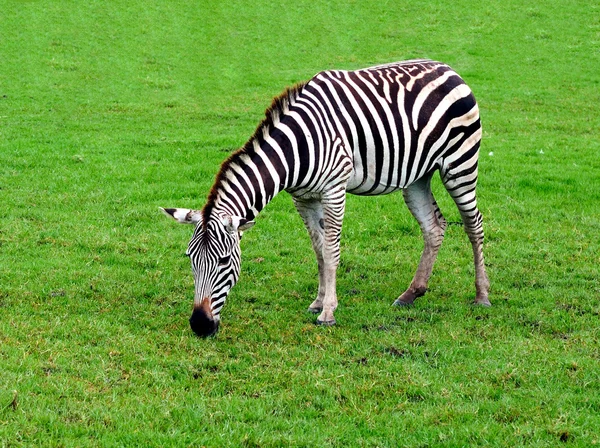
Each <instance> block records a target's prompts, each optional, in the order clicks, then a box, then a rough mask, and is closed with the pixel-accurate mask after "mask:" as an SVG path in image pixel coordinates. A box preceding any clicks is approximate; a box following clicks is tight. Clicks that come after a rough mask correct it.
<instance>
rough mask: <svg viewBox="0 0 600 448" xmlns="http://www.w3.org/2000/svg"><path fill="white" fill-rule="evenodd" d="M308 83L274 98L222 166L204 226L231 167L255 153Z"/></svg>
mask: <svg viewBox="0 0 600 448" xmlns="http://www.w3.org/2000/svg"><path fill="white" fill-rule="evenodd" d="M305 85H306V82H301V83H298V84H296V85H294V86H292V87H288V88H286V89H285V90H284V91H283V93H281V94H280V95H279V96H276V97H275V98H273V101H272V103H271V105H270V106H269V107H268V108H267V110H266V111H265V118H263V120H262V121H261V122H260V123H259V125H258V126H257V128H256V130H255V131H254V133H253V134H252V137H250V139H249V140H248V141H247V142H246V143H245V144H244V146H242V147H241V148H240V149H238V150H237V151H235V152H234V153H232V154H231V155H230V156H229V157H228V158H227V159H226V160H225V161H224V162H223V163H222V164H221V168H220V169H219V172H218V173H217V176H216V177H215V181H214V183H213V186H212V188H211V189H210V193H209V194H208V199H207V201H206V205H205V206H204V208H203V209H202V218H203V219H202V225H203V226H206V223H207V222H208V218H209V217H210V214H211V212H212V210H213V208H214V207H215V205H216V201H217V197H218V193H219V186H220V185H221V183H222V182H223V181H224V180H225V179H226V176H227V172H228V171H229V169H230V167H231V165H232V164H233V163H234V162H236V161H238V160H239V159H240V157H241V156H242V155H243V154H248V155H250V156H251V155H252V154H254V153H255V146H254V142H255V141H260V140H261V139H262V138H263V136H264V135H265V134H268V132H269V131H270V130H271V129H272V127H273V125H274V124H275V123H276V122H277V121H279V118H280V117H281V115H283V114H285V113H286V112H287V111H288V109H289V106H290V104H291V103H292V102H293V101H294V100H295V99H296V98H298V96H299V95H300V94H301V93H302V90H303V89H304V86H305Z"/></svg>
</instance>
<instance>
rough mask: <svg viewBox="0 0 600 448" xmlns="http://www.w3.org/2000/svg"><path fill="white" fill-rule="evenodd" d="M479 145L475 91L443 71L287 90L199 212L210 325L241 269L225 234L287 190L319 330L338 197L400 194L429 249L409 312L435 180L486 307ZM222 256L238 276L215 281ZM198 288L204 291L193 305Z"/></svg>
mask: <svg viewBox="0 0 600 448" xmlns="http://www.w3.org/2000/svg"><path fill="white" fill-rule="evenodd" d="M480 140H481V124H480V119H479V110H478V106H477V103H476V101H475V98H474V97H473V94H472V92H471V90H470V89H469V87H468V86H467V85H466V84H465V83H464V81H463V80H462V79H461V78H460V76H458V74H456V73H455V72H454V71H453V70H452V69H451V68H450V67H448V66H447V65H445V64H442V63H439V62H434V61H425V60H418V61H407V62H399V63H394V64H388V65H381V66H377V67H371V68H367V69H363V70H357V71H341V70H330V71H324V72H321V73H319V74H317V75H316V76H315V77H313V78H312V79H311V80H310V81H308V82H307V83H304V84H301V85H298V86H296V87H294V88H291V89H288V90H287V91H286V92H284V93H283V94H282V95H281V96H279V97H278V98H276V99H275V100H274V102H273V104H272V105H271V107H270V108H269V109H268V110H267V112H266V117H265V119H264V120H263V122H262V123H261V124H260V125H259V126H258V128H257V130H256V132H255V133H254V135H253V136H252V137H251V138H250V140H249V141H248V142H247V143H246V144H245V145H244V147H243V148H242V149H241V150H239V151H238V152H236V153H234V154H233V155H232V156H231V157H230V158H229V159H228V160H227V161H225V163H224V164H223V166H222V167H221V170H220V172H219V174H218V175H217V178H216V181H215V184H214V186H213V188H212V190H211V193H210V195H209V198H208V202H207V204H206V206H205V207H204V209H203V210H202V212H201V213H200V212H198V214H199V216H200V218H199V220H200V223H199V224H198V225H197V227H196V231H195V233H194V236H193V238H192V242H191V243H190V249H189V253H190V256H191V257H192V265H193V266H194V276H195V279H196V296H198V294H200V295H202V296H203V295H206V296H207V297H210V298H211V300H212V305H211V310H212V313H213V316H218V314H219V312H220V310H221V307H222V305H223V303H224V300H225V297H226V294H227V292H228V291H229V289H230V288H231V286H233V284H235V282H236V281H237V276H238V274H239V263H240V260H239V257H240V252H239V239H237V235H238V232H237V228H235V229H234V231H233V232H232V231H231V228H229V230H226V227H227V226H226V225H224V224H223V223H224V222H225V223H226V222H230V221H231V220H233V221H234V222H238V221H239V220H243V221H241V222H243V223H248V222H250V221H251V220H252V219H253V218H254V217H255V216H256V215H257V214H258V213H259V212H260V211H261V210H262V209H263V208H264V207H265V206H266V205H267V204H268V203H269V201H270V200H271V199H272V198H273V197H274V196H275V195H276V194H277V193H279V192H280V191H282V190H286V191H287V192H289V193H290V194H291V195H292V197H293V199H294V203H295V205H296V207H297V209H298V211H299V213H300V214H301V216H302V218H303V220H304V222H305V224H306V227H307V229H308V231H309V234H310V236H311V240H312V243H313V248H314V250H315V254H316V256H317V261H318V264H319V293H318V296H317V299H316V300H315V301H314V302H313V303H312V305H311V306H310V308H309V309H310V310H311V311H315V312H319V313H321V314H320V316H319V318H318V322H320V323H324V324H332V323H334V322H335V320H334V318H333V311H334V310H335V308H336V307H337V298H336V293H335V270H336V268H337V264H338V262H339V237H340V232H341V226H342V220H343V216H344V208H345V194H346V193H353V194H358V195H379V194H387V193H391V192H393V191H397V190H402V191H403V195H404V198H405V201H406V203H407V205H408V207H409V209H410V210H411V212H412V213H413V215H414V216H415V218H416V219H417V221H418V222H419V224H420V226H421V229H422V231H423V236H424V241H425V248H424V251H423V255H422V257H421V262H420V263H419V267H418V268H417V272H416V274H415V277H414V279H413V281H412V283H411V285H410V287H409V288H408V289H407V291H405V292H404V293H403V294H402V295H401V296H400V297H399V298H398V300H397V301H396V302H395V303H396V304H398V305H402V304H410V303H412V302H413V301H414V299H415V298H417V297H419V296H420V295H422V294H423V293H424V292H425V290H426V288H427V281H428V279H429V276H430V275H431V269H432V267H433V262H434V260H435V257H436V255H437V251H438V249H439V246H440V244H441V241H442V239H443V235H444V231H445V228H446V222H445V220H444V218H443V216H442V214H441V212H440V210H439V208H438V206H437V204H436V202H435V200H434V198H433V195H432V194H431V188H430V180H431V176H432V174H433V173H434V172H435V171H438V170H439V172H440V175H441V179H442V182H443V184H444V186H445V187H446V189H447V190H448V192H449V193H450V195H451V196H452V198H453V199H454V201H455V203H456V205H457V207H458V209H459V211H460V213H461V216H462V218H463V222H464V224H465V230H466V231H467V234H468V235H469V238H470V240H471V243H472V245H473V252H474V258H475V267H476V289H477V295H476V299H475V301H476V302H477V303H481V304H484V305H489V300H488V289H489V281H488V279H487V275H486V273H485V267H484V261H483V254H482V241H483V230H482V218H481V214H480V213H479V211H478V209H477V202H476V195H475V186H476V183H477V169H478V153H479V145H480ZM228 220H229V221H228ZM236 220H238V221H236ZM234 227H235V226H234ZM225 252H227V253H229V254H230V258H231V260H232V267H233V268H232V269H233V271H235V272H233V271H228V272H227V274H226V275H225V274H223V275H220V276H219V275H216V274H215V272H216V270H215V267H214V265H215V262H216V260H217V259H218V258H219V257H221V256H223V254H225ZM208 271H210V272H212V274H211V273H207V272H208ZM208 278H210V281H209V280H202V281H200V282H199V280H198V279H208ZM203 285H210V288H208V289H207V290H206V291H204V290H203V291H202V292H200V293H199V291H198V288H204V287H205V286H203ZM211 288H212V289H211ZM209 290H210V291H209ZM209 293H210V294H209Z"/></svg>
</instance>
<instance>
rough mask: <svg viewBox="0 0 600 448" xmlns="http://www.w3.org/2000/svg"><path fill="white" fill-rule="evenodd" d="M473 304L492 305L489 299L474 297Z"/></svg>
mask: <svg viewBox="0 0 600 448" xmlns="http://www.w3.org/2000/svg"><path fill="white" fill-rule="evenodd" d="M473 305H474V306H483V307H485V308H489V307H491V306H492V304H491V302H490V300H489V299H475V300H474V301H473Z"/></svg>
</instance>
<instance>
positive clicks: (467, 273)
mask: <svg viewBox="0 0 600 448" xmlns="http://www.w3.org/2000/svg"><path fill="white" fill-rule="evenodd" d="M0 10H1V11H2V13H1V14H0V61H1V62H0V198H1V199H2V201H1V202H2V207H1V208H0V447H13V446H14V447H20V446H23V447H25V446H53V447H54V446H208V447H222V446H232V447H238V446H251V447H274V446H306V447H313V446H323V447H346V446H359V447H397V446H407V447H417V446H421V447H428V446H450V447H455V446H456V447H458V446H537V447H543V446H562V445H565V446H582V447H588V446H592V445H598V444H600V342H599V340H600V300H599V299H600V275H599V271H600V268H599V266H600V239H599V237H598V235H599V234H600V205H599V204H600V6H599V5H598V4H597V3H595V2H591V1H573V0H564V1H561V2H559V1H558V0H551V1H547V2H542V1H539V0H538V1H529V2H525V3H524V2H522V1H519V2H517V1H516V0H507V1H503V2H496V3H491V4H486V3H485V2H484V3H482V2H475V1H474V0H456V1H450V0H436V1H427V2H426V1H418V2H411V3H401V2H346V1H342V0H330V1H317V2H309V1H304V0H299V1H296V2H286V1H282V0H275V1H271V2H262V1H259V2H241V1H238V0H233V1H230V2H217V1H207V2H185V1H171V2H148V1H145V2H141V1H129V2H125V1H115V2H110V3H106V2H97V1H91V2H74V1H68V0H56V1H43V0H40V1H15V0H5V1H3V2H2V6H1V8H0ZM416 57H426V58H432V59H438V60H442V61H444V62H447V63H448V64H450V65H451V66H452V67H453V68H454V69H455V70H456V71H458V72H459V73H460V74H461V75H462V76H463V78H464V79H465V80H466V81H467V83H468V84H469V85H470V87H471V88H472V90H473V91H474V93H475V96H476V97H477V99H478V101H479V105H480V109H481V116H482V122H483V126H484V139H483V144H482V151H481V160H480V181H479V190H478V192H479V204H480V209H481V211H482V213H483V215H484V218H485V222H484V226H485V231H486V243H485V248H484V249H485V254H486V260H487V263H488V274H489V276H490V280H491V283H492V288H491V293H490V300H491V301H492V303H493V307H491V308H489V309H486V308H479V307H473V306H471V305H469V303H470V302H471V300H472V298H473V296H474V285H473V276H474V274H473V268H472V256H471V248H470V245H469V243H468V240H467V237H466V235H465V233H464V231H463V229H462V227H461V226H460V225H450V226H449V228H448V231H447V233H446V240H445V242H444V245H443V246H442V249H441V251H440V255H439V257H438V260H437V263H436V266H435V268H434V273H433V276H432V279H431V282H430V290H429V292H428V293H427V294H426V295H425V296H424V297H422V298H421V299H419V300H418V301H417V302H416V303H415V305H414V306H413V307H410V308H406V309H397V308H395V307H391V306H390V305H391V303H392V302H393V301H394V299H395V298H396V297H397V296H398V295H399V294H400V293H401V292H402V291H403V290H404V289H405V288H406V287H407V285H408V284H409V283H410V280H411V278H412V275H413V272H414V269H415V268H416V264H417V262H418V259H419V256H420V252H421V248H422V240H421V236H420V231H419V228H418V225H417V223H416V222H415V221H414V220H413V218H412V216H411V215H410V213H409V212H408V210H407V209H406V207H405V206H404V204H403V200H402V197H401V195H399V194H396V195H390V196H385V197H377V198H361V197H353V196H350V197H349V198H348V204H347V213H346V219H345V223H344V230H343V236H342V259H341V265H340V269H339V274H338V296H339V298H340V306H339V309H338V311H337V312H336V319H337V321H338V325H337V326H335V327H331V328H322V327H319V326H316V325H314V319H315V317H314V315H311V314H309V313H307V312H306V308H307V307H308V305H309V304H310V302H311V301H312V300H313V299H314V296H315V294H316V289H317V268H316V263H315V261H314V256H313V254H312V250H311V248H310V241H309V238H308V235H307V233H306V231H305V229H304V226H303V224H302V222H301V219H300V217H299V216H298V215H297V213H296V212H295V210H294V207H293V205H292V203H291V199H290V197H289V196H288V195H287V194H286V193H282V194H280V195H278V196H277V197H276V198H275V200H274V201H273V202H272V203H271V204H269V206H268V207H267V208H266V209H265V210H264V211H263V212H262V213H261V214H260V215H259V216H258V218H257V225H256V226H255V227H254V228H253V229H252V230H251V231H248V232H247V233H246V234H245V236H244V240H243V241H242V251H243V265H242V275H241V278H240V282H239V284H238V285H237V286H236V287H235V288H234V289H233V291H232V293H231V294H230V296H229V299H228V301H227V304H226V306H225V308H224V310H223V313H222V325H221V329H220V332H219V334H218V335H217V337H215V338H210V339H200V338H197V337H196V336H194V334H193V333H192V332H191V330H190V328H189V324H188V318H189V314H190V312H191V307H192V300H193V278H192V274H191V272H190V267H189V260H188V259H187V258H186V257H185V256H184V252H185V250H186V247H187V243H188V240H189V237H190V236H191V228H189V227H187V226H178V225H176V224H174V223H173V222H172V221H171V220H168V219H167V218H165V217H164V216H162V215H161V213H160V212H159V207H161V206H163V207H196V208H199V207H201V206H202V205H203V203H204V200H205V198H206V195H207V193H208V191H209V189H210V187H211V185H212V181H213V179H214V176H215V174H216V172H217V170H218V167H219V164H220V163H221V161H222V160H223V159H225V158H226V157H227V155H228V153H230V152H231V151H233V150H235V149H236V148H238V147H240V146H241V145H242V144H243V143H245V141H246V140H247V138H248V137H249V136H250V135H251V134H252V132H253V131H254V128H255V127H256V125H257V123H258V122H259V121H260V120H261V118H262V116H263V112H264V109H265V108H266V107H267V106H268V105H269V104H270V101H271V98H272V97H273V96H275V95H277V94H278V93H280V92H281V91H282V90H283V89H284V88H285V87H286V86H289V85H291V84H293V83H296V82H298V81H301V80H306V79H309V78H310V77H311V76H312V75H314V74H315V73H316V72H318V71H320V70H323V69H329V68H337V69H355V68H362V67H366V66H369V65H374V64H379V63H385V62H392V61H397V60H402V59H410V58H416ZM434 188H435V192H436V197H437V198H438V203H439V204H440V207H441V209H442V211H443V212H444V214H445V216H446V218H447V219H448V221H450V222H451V223H456V224H457V223H458V221H459V220H460V218H459V215H458V211H457V210H456V208H455V206H454V205H453V203H452V201H451V199H450V198H449V197H448V195H447V194H446V193H445V192H444V191H443V188H442V187H441V184H440V182H439V179H436V182H435V185H434Z"/></svg>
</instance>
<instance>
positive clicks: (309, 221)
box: [294, 198, 325, 314]
mask: <svg viewBox="0 0 600 448" xmlns="http://www.w3.org/2000/svg"><path fill="white" fill-rule="evenodd" d="M294 205H295V206H296V210H298V213H299V214H300V216H301V217H302V220H303V221H304V225H305V226H306V230H308V234H309V236H310V240H311V242H312V247H313V250H314V251H315V256H316V258H317V265H318V267H319V292H318V294H317V298H316V299H315V300H314V302H313V303H311V304H310V306H309V307H308V311H309V312H311V313H315V314H318V313H320V312H321V311H323V298H324V297H325V280H324V262H323V240H324V235H325V230H324V229H325V225H324V220H323V205H322V204H321V201H318V200H302V199H298V198H294Z"/></svg>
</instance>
